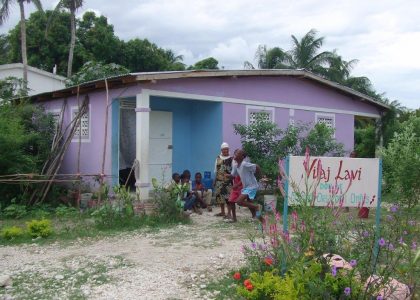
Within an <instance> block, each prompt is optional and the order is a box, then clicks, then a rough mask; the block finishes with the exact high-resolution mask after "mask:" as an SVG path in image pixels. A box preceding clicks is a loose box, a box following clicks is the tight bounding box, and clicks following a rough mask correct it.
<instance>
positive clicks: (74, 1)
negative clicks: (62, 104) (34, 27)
mask: <svg viewBox="0 0 420 300" xmlns="http://www.w3.org/2000/svg"><path fill="white" fill-rule="evenodd" d="M82 6H83V0H60V1H59V2H58V3H57V5H56V6H55V8H54V12H53V13H52V14H51V17H50V19H49V20H48V24H47V32H48V27H49V26H50V24H51V21H52V19H53V18H54V16H55V15H56V13H57V12H58V11H60V10H61V9H68V10H69V11H70V27H71V28H70V30H71V38H70V47H69V59H68V62H67V77H68V78H70V77H71V75H72V68H73V55H74V47H75V45H76V11H77V10H78V9H79V8H81V7H82Z"/></svg>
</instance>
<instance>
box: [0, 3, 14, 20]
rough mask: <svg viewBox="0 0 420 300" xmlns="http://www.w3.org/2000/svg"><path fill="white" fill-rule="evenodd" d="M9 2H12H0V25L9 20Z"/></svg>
mask: <svg viewBox="0 0 420 300" xmlns="http://www.w3.org/2000/svg"><path fill="white" fill-rule="evenodd" d="M11 2H12V0H0V4H1V8H0V25H3V23H4V22H5V21H6V20H7V19H8V18H9V14H10V4H11Z"/></svg>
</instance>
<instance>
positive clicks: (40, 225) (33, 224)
mask: <svg viewBox="0 0 420 300" xmlns="http://www.w3.org/2000/svg"><path fill="white" fill-rule="evenodd" d="M26 226H27V228H28V233H29V235H30V236H31V237H33V238H38V237H42V238H45V237H48V236H50V235H51V234H52V233H53V228H52V225H51V221H50V220H47V219H42V220H32V221H30V222H28V223H26Z"/></svg>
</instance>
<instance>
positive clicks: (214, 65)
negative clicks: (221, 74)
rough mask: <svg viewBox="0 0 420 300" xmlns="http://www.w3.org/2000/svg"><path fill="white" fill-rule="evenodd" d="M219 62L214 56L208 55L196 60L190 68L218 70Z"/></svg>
mask: <svg viewBox="0 0 420 300" xmlns="http://www.w3.org/2000/svg"><path fill="white" fill-rule="evenodd" d="M218 64H219V62H218V61H217V59H215V58H214V57H208V58H205V59H203V60H200V61H198V62H196V63H195V64H194V65H192V66H189V67H188V69H189V70H218V69H219V66H218Z"/></svg>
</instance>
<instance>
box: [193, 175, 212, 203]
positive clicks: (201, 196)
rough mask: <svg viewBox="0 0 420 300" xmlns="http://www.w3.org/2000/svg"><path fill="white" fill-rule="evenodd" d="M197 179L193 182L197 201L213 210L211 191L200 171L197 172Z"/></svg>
mask: <svg viewBox="0 0 420 300" xmlns="http://www.w3.org/2000/svg"><path fill="white" fill-rule="evenodd" d="M194 177H195V181H194V182H193V189H192V191H193V192H194V193H195V195H196V196H197V201H198V202H199V203H200V206H201V207H202V208H206V207H207V210H208V211H212V208H211V191H209V190H208V189H207V188H206V187H205V186H204V184H203V182H202V181H201V179H202V176H201V173H200V172H197V173H195V176H194Z"/></svg>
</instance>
